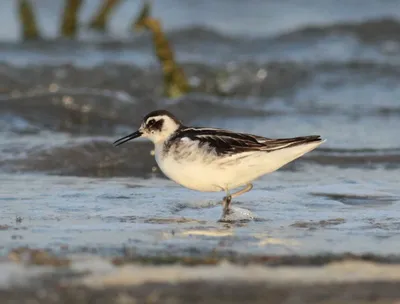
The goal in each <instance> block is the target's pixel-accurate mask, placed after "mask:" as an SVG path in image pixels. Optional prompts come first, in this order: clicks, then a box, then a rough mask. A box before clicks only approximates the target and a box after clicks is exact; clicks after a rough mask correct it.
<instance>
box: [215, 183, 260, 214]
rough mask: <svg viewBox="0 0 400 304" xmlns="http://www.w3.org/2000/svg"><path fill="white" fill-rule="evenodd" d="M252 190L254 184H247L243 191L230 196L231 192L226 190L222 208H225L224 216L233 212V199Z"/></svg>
mask: <svg viewBox="0 0 400 304" xmlns="http://www.w3.org/2000/svg"><path fill="white" fill-rule="evenodd" d="M251 189H253V185H252V184H247V185H246V187H245V188H243V189H242V190H239V191H238V192H235V193H233V194H229V190H226V196H225V197H224V200H223V201H222V207H223V214H222V215H223V216H225V215H228V214H229V213H230V211H231V209H230V207H231V201H232V198H234V197H238V196H239V195H242V194H244V193H246V192H249V191H250V190H251Z"/></svg>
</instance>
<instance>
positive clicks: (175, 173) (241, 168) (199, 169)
mask: <svg viewBox="0 0 400 304" xmlns="http://www.w3.org/2000/svg"><path fill="white" fill-rule="evenodd" d="M319 144H320V143H317V144H316V143H312V144H308V145H303V146H297V147H293V148H288V149H282V150H278V151H275V152H270V153H267V152H259V151H255V152H244V153H240V154H236V155H232V156H226V157H222V158H221V157H216V156H215V157H211V158H208V159H206V161H204V158H202V157H197V158H196V157H189V158H185V157H182V158H180V159H179V158H178V159H177V158H174V157H173V156H170V155H166V156H162V152H161V149H162V147H157V146H156V151H155V152H156V161H157V164H158V166H159V167H160V169H161V170H162V172H163V173H164V174H165V175H166V176H167V177H168V178H170V179H171V180H173V181H175V182H176V183H178V184H180V185H182V186H184V187H187V188H189V189H193V190H197V191H207V192H208V191H209V192H215V191H225V190H227V189H229V190H230V189H234V188H237V187H240V186H244V185H246V184H248V183H251V182H252V181H254V180H255V179H257V178H258V177H260V176H262V175H264V174H267V173H271V172H273V171H275V170H277V169H279V168H280V167H282V166H283V165H285V164H287V163H288V162H290V161H292V160H294V159H296V158H298V157H300V156H302V155H303V154H305V153H307V152H308V151H311V150H313V149H315V148H316V147H317V146H318V145H319Z"/></svg>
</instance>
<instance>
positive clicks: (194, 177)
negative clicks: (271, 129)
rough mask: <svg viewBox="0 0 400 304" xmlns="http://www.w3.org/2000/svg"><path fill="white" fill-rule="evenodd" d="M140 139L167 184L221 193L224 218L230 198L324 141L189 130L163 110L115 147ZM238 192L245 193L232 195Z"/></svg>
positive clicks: (316, 137) (116, 143)
mask: <svg viewBox="0 0 400 304" xmlns="http://www.w3.org/2000/svg"><path fill="white" fill-rule="evenodd" d="M139 137H143V138H147V139H149V140H150V141H152V142H153V144H154V147H155V148H154V152H155V159H156V162H157V165H158V166H159V168H160V169H161V171H162V172H163V173H164V174H165V175H166V176H167V177H168V178H169V179H171V180H173V181H174V182H176V183H178V184H180V185H181V186H183V187H186V188H189V189H192V190H197V191H201V192H219V191H223V192H225V194H226V195H225V196H224V197H223V200H222V208H223V216H226V215H228V214H230V213H231V211H232V209H231V202H232V199H233V198H235V197H238V196H239V195H242V194H244V193H246V192H249V191H250V190H251V189H252V188H253V181H254V180H256V179H257V178H259V177H261V176H263V175H265V174H268V173H272V172H274V171H276V170H278V169H279V168H281V167H282V166H284V165H285V164H287V163H289V162H291V161H293V160H295V159H297V158H299V157H301V156H302V155H304V154H305V153H307V152H310V151H312V150H314V149H315V148H317V147H318V146H319V145H320V144H322V143H323V142H324V141H325V140H323V139H322V138H321V136H320V135H310V136H301V137H292V138H267V137H262V136H259V135H253V134H247V133H237V132H233V131H229V130H225V129H219V128H207V127H189V126H185V125H184V124H183V123H182V122H181V121H180V120H179V119H178V118H177V117H176V116H175V115H173V114H172V113H170V112H169V111H167V110H155V111H152V112H150V113H148V114H147V115H146V116H144V118H143V120H142V123H141V125H140V127H139V128H138V129H137V131H135V132H133V133H131V134H129V135H127V136H124V137H122V138H120V139H118V140H116V141H115V142H114V145H115V146H120V145H122V144H124V143H126V142H128V141H130V140H133V139H135V138H139ZM240 187H243V188H242V189H240V190H238V191H236V192H234V193H231V192H232V190H234V189H237V188H240Z"/></svg>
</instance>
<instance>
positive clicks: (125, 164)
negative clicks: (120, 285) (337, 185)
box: [0, 138, 400, 178]
mask: <svg viewBox="0 0 400 304" xmlns="http://www.w3.org/2000/svg"><path fill="white" fill-rule="evenodd" d="M114 139H115V138H114ZM112 141H113V139H109V138H108V139H93V138H91V139H89V140H87V139H86V140H78V141H77V140H75V141H72V142H69V143H68V142H66V143H64V144H61V145H53V146H46V145H45V146H43V145H41V146H35V147H32V148H30V149H26V151H25V153H20V154H19V155H12V154H10V153H9V154H8V157H6V158H3V159H0V169H2V170H3V171H8V172H43V173H48V174H55V175H70V176H91V177H115V176H120V177H126V176H136V177H141V178H149V177H154V176H157V177H163V174H162V173H161V172H160V170H159V169H158V167H157V164H156V162H155V159H154V156H152V155H151V151H152V149H153V148H154V147H153V144H151V143H150V142H148V141H136V142H130V143H127V144H125V145H123V146H121V147H118V148H116V147H114V146H113V145H112ZM8 149H11V148H8ZM3 155H4V153H3ZM303 163H314V164H319V165H330V166H337V167H362V168H364V169H365V168H375V167H376V166H385V168H388V169H396V168H398V167H399V166H400V165H399V164H400V148H397V149H387V150H371V149H366V150H365V149H358V150H357V149H356V150H346V149H324V148H320V149H318V150H316V151H315V152H313V153H311V154H308V155H306V156H304V157H302V158H300V159H298V160H296V161H295V162H293V163H291V164H289V165H288V166H285V167H284V168H283V169H282V170H286V171H287V170H289V171H297V170H299V168H301V164H303ZM299 165H300V167H299ZM300 170H301V169H300Z"/></svg>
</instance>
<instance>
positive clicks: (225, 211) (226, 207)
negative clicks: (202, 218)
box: [222, 195, 232, 217]
mask: <svg viewBox="0 0 400 304" xmlns="http://www.w3.org/2000/svg"><path fill="white" fill-rule="evenodd" d="M231 201H232V196H231V195H228V196H225V197H224V199H223V201H222V209H223V212H222V216H223V217H224V216H226V215H229V214H230V213H231V211H232V210H231V208H230V207H231Z"/></svg>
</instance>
